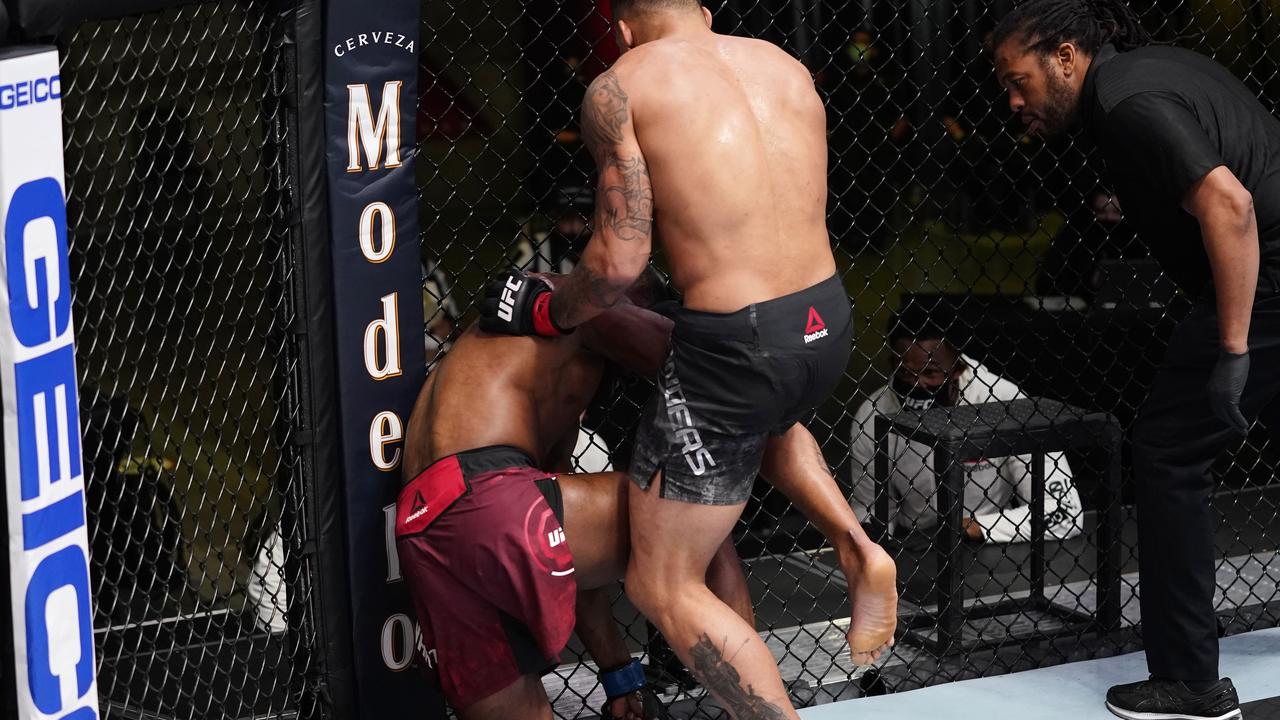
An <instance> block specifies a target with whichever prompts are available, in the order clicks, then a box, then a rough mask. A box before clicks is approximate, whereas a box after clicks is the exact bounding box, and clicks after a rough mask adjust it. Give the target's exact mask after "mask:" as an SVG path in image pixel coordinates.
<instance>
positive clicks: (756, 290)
mask: <svg viewBox="0 0 1280 720" xmlns="http://www.w3.org/2000/svg"><path fill="white" fill-rule="evenodd" d="M690 18H691V19H690ZM690 18H684V19H683V20H681V19H680V18H679V17H677V19H676V20H675V21H673V22H676V24H677V25H678V26H677V27H674V28H673V29H671V30H670V31H669V32H665V31H663V30H662V28H661V27H660V26H659V27H658V29H656V30H651V31H652V32H655V33H656V32H662V35H661V36H660V37H658V38H657V39H653V40H646V39H645V38H644V37H642V36H641V37H635V38H634V43H635V47H632V48H631V49H630V50H628V51H627V52H625V53H624V54H623V55H622V56H621V57H620V58H619V59H618V61H617V62H616V63H614V65H613V67H612V68H610V69H609V70H608V71H607V72H605V73H604V74H603V75H601V76H599V77H598V78H596V80H595V81H594V82H593V83H592V84H591V86H590V88H588V90H587V95H586V98H585V100H584V101H583V110H582V127H583V136H584V141H585V143H586V145H587V147H588V148H589V149H590V151H591V153H592V156H593V157H594V158H595V160H596V166H597V169H598V170H599V173H600V180H599V188H598V191H597V195H596V197H597V203H596V215H595V221H594V224H593V227H594V231H595V234H594V235H593V236H592V239H591V241H590V242H589V243H588V245H587V248H586V251H585V254H584V256H583V262H582V263H581V264H580V265H579V266H578V267H576V268H575V269H574V272H573V273H572V274H571V275H570V278H569V282H568V283H566V284H565V286H564V287H563V288H561V289H560V290H558V291H557V292H556V294H555V296H554V297H553V300H552V306H551V307H552V314H553V316H554V317H555V320H556V323H557V324H558V325H560V326H561V327H573V326H576V325H578V324H580V323H582V322H585V321H586V320H587V319H589V318H590V317H593V316H594V315H595V314H597V313H598V312H600V311H601V310H602V309H603V308H605V307H609V306H610V305H611V304H612V303H613V302H615V301H616V300H617V299H618V298H619V297H620V295H621V293H622V292H623V291H624V290H625V289H626V287H627V286H628V285H629V284H630V282H631V281H632V280H633V279H634V278H635V277H636V276H637V275H638V274H639V273H640V271H641V270H643V268H644V265H645V263H646V262H647V261H648V258H649V253H650V250H651V241H652V237H653V234H654V232H655V230H656V234H657V236H658V237H659V238H660V239H661V241H662V249H663V252H664V254H665V255H666V258H667V259H668V261H669V266H670V268H671V276H672V280H673V282H674V284H675V286H676V287H677V288H679V289H680V291H681V292H682V293H683V294H684V305H685V306H686V307H688V308H691V309H695V310H705V311H710V312H733V311H736V310H739V309H741V308H742V307H744V306H746V305H749V304H751V303H753V302H762V301H765V300H769V299H772V298H776V297H780V296H782V295H786V294H789V293H792V292H796V291H798V290H802V289H804V288H807V287H810V286H812V285H815V284H817V283H819V282H821V281H823V280H825V279H827V278H828V277H830V276H831V275H833V274H834V273H835V269H836V266H835V259H834V257H833V256H832V254H831V247H830V240H829V238H828V235H827V228H826V200H827V145H826V137H827V131H826V112H825V110H824V108H823V106H822V101H821V100H820V98H819V97H818V94H817V92H816V91H815V89H814V84H813V78H812V76H811V75H810V74H809V71H808V70H807V69H806V68H805V67H804V66H803V65H801V64H800V63H799V62H798V61H796V60H795V59H794V58H792V57H791V56H790V55H788V54H787V53H786V52H784V51H783V50H781V49H779V48H778V47H776V46H774V45H772V44H770V43H768V42H765V41H762V40H754V39H749V38H741V37H733V36H729V35H719V34H716V33H713V32H710V30H709V29H708V28H707V27H706V25H705V24H701V25H699V23H704V22H705V21H704V19H703V17H702V16H699V15H697V14H691V15H690ZM680 22H686V23H687V24H688V27H684V26H682V25H679V23H680ZM650 27H651V26H643V27H642V26H640V25H637V29H636V30H635V33H637V34H641V33H642V32H643V31H650Z"/></svg>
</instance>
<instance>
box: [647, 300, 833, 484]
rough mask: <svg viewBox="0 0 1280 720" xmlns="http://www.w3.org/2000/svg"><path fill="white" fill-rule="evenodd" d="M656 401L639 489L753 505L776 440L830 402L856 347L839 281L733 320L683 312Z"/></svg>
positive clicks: (737, 315)
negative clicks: (769, 446)
mask: <svg viewBox="0 0 1280 720" xmlns="http://www.w3.org/2000/svg"><path fill="white" fill-rule="evenodd" d="M672 318H673V320H674V321H675V327H674V328H673V330H672V337H671V350H670V352H669V353H668V355H667V359H666V362H664V363H663V366H662V369H661V370H660V371H659V373H658V392H657V393H655V394H654V397H653V399H652V400H650V402H649V405H648V407H647V408H646V410H645V416H644V418H643V419H642V421H641V423H640V427H639V430H638V431H637V433H636V444H635V452H634V454H633V455H632V459H631V472H630V475H631V480H632V481H633V482H635V483H636V484H637V485H639V486H640V487H641V488H642V489H646V490H647V489H648V487H649V484H650V483H651V482H652V481H653V477H654V474H655V473H656V472H657V471H658V470H661V471H662V487H661V496H662V497H664V498H668V499H672V500H679V501H682V502H689V503H699V504H703V505H735V504H737V503H741V502H745V501H746V499H747V498H748V496H750V494H751V485H752V483H753V482H754V481H755V477H756V474H757V473H758V472H759V469H760V460H761V458H762V457H763V455H764V447H765V443H766V441H767V440H768V437H769V435H781V434H783V433H785V432H786V431H787V430H788V429H789V428H790V427H791V426H792V425H794V424H795V423H796V421H798V420H799V419H800V418H802V417H804V416H805V415H806V414H807V413H809V412H810V411H812V410H813V408H815V407H817V406H818V405H819V404H820V403H822V402H823V401H824V400H826V399H827V397H828V396H830V394H831V392H832V391H833V390H835V387H836V384H837V383H839V381H840V377H841V375H842V374H843V373H844V370H845V366H846V364H847V363H848V361H849V352H850V350H851V348H852V343H853V322H852V311H851V308H850V305H849V297H848V295H847V294H846V293H845V290H844V286H843V285H842V284H841V282H840V279H839V277H836V276H832V277H831V278H829V279H827V280H824V281H823V282H821V283H819V284H817V285H814V286H813V287H810V288H807V289H805V290H801V291H799V292H796V293H792V294H790V295H784V296H782V297H780V298H776V299H773V300H769V301H767V302H762V303H755V304H752V305H748V306H747V307H745V308H743V309H741V310H739V311H737V312H733V313H709V312H701V311H698V310H688V309H685V308H679V309H677V310H675V311H674V313H673V314H672Z"/></svg>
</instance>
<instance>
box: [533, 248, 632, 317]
mask: <svg viewBox="0 0 1280 720" xmlns="http://www.w3.org/2000/svg"><path fill="white" fill-rule="evenodd" d="M630 286H631V283H630V282H626V283H623V284H622V285H617V284H615V283H613V282H610V281H609V279H608V278H604V277H600V276H599V275H596V274H595V273H594V272H592V271H591V268H589V267H587V265H586V264H585V263H583V264H579V265H578V266H577V267H575V268H574V269H573V272H571V273H569V276H568V277H567V278H566V279H565V283H564V285H562V286H561V287H560V289H558V290H557V291H556V292H555V294H554V295H552V296H551V317H552V319H553V320H555V323H556V324H557V325H559V326H560V327H576V326H577V325H578V324H579V323H580V321H579V320H578V319H577V317H575V311H576V310H577V308H581V307H590V308H594V309H596V310H608V309H609V308H611V307H613V306H614V305H615V304H616V303H617V302H618V298H620V297H621V296H622V293H624V292H626V290H627V288H628V287H630Z"/></svg>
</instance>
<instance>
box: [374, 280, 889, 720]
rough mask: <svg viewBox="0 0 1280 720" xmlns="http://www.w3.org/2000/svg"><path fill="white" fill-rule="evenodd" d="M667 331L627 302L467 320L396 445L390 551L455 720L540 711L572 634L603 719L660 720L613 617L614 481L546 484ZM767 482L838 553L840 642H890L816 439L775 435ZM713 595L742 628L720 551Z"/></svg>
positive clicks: (865, 554) (865, 558) (619, 486)
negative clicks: (600, 406) (844, 621)
mask: <svg viewBox="0 0 1280 720" xmlns="http://www.w3.org/2000/svg"><path fill="white" fill-rule="evenodd" d="M670 329H671V323H670V321H669V320H667V319H665V318H663V317H661V316H659V315H656V314H654V313H652V312H649V311H647V310H642V309H640V308H638V307H636V306H634V305H629V304H624V305H619V306H618V307H616V308H614V309H613V310H610V311H609V312H607V313H604V314H602V315H601V316H599V317H597V318H596V319H594V320H593V321H592V322H590V323H587V324H586V325H584V326H583V327H582V328H581V330H580V331H579V332H576V333H574V334H572V335H567V336H564V337H560V338H554V339H545V338H526V337H510V336H499V335H491V334H488V333H485V332H482V331H480V330H479V329H478V328H475V327H473V328H471V329H470V330H468V331H467V332H466V333H464V334H463V336H462V337H461V338H460V339H459V340H458V342H457V344H456V345H455V346H454V347H453V348H452V350H451V351H450V352H449V354H448V356H447V357H446V358H445V359H444V360H443V361H442V362H441V363H440V365H439V366H438V367H437V368H436V369H435V370H434V371H433V372H432V373H431V374H430V376H429V377H428V379H427V382H426V384H425V385H424V386H423V388H422V391H421V393H420V394H419V396H418V400H417V403H416V405H415V407H414V410H413V415H412V416H411V418H410V420H409V427H408V437H407V439H406V442H405V462H404V472H405V478H406V480H407V483H406V485H405V487H404V489H403V490H402V491H401V493H400V498H399V502H398V507H397V522H396V537H397V547H398V550H399V554H400V563H401V569H402V571H403V573H404V576H405V578H406V580H407V582H408V585H409V589H410V592H411V594H412V596H413V599H414V604H415V608H416V611H417V615H418V619H419V622H420V624H421V626H422V635H423V640H424V644H425V646H426V647H427V648H428V649H430V650H433V651H434V653H435V660H436V666H437V670H438V673H439V681H440V684H441V686H442V689H443V691H444V693H445V697H446V698H447V699H448V700H449V702H450V704H451V705H453V706H454V708H455V709H457V710H458V711H459V713H460V716H461V717H462V718H463V719H464V720H473V719H476V718H510V717H521V718H530V717H537V718H547V719H549V718H551V708H550V705H549V703H548V701H547V697H546V693H545V691H544V690H543V686H542V683H541V675H542V674H544V673H545V672H547V671H548V670H550V669H551V668H553V667H554V666H555V665H556V664H557V662H558V657H559V654H560V651H561V650H563V648H564V646H565V644H566V643H567V641H568V637H569V633H570V632H571V631H572V630H574V629H575V625H576V630H577V632H578V635H579V638H580V639H581V640H582V642H583V644H584V645H585V646H586V648H587V650H588V651H589V652H590V653H591V655H592V657H593V659H594V660H595V661H596V663H597V664H598V665H599V666H600V667H601V668H602V670H604V672H602V673H601V680H602V682H603V684H604V686H605V691H606V695H607V696H608V697H609V702H608V703H607V705H606V709H605V710H606V712H605V713H604V714H605V716H606V717H609V716H612V717H615V718H635V719H638V718H652V717H664V716H665V715H664V714H663V713H664V711H663V710H662V708H661V707H660V705H659V704H658V703H657V701H656V698H654V697H653V695H652V694H651V693H648V694H646V693H642V692H640V691H641V690H643V688H644V676H643V672H642V671H641V668H640V667H639V665H638V663H636V662H634V661H632V660H631V657H630V655H629V653H628V652H627V648H626V645H625V643H624V642H623V639H622V635H621V633H620V631H619V629H618V627H617V625H616V623H614V621H613V617H612V612H611V608H610V598H609V595H610V592H611V591H612V589H613V588H614V587H616V585H615V583H616V581H617V580H619V579H620V578H621V577H622V576H623V575H624V573H625V569H626V562H627V556H628V551H629V546H628V539H629V532H628V525H627V505H626V501H627V490H626V483H625V475H624V474H623V473H601V474H595V475H570V474H559V475H557V474H555V473H556V472H557V471H560V470H564V469H566V468H567V467H568V466H569V454H570V452H571V451H572V449H573V446H574V441H575V440H576V437H577V432H578V419H579V417H580V415H581V413H582V411H583V410H584V409H585V408H586V406H587V404H588V403H589V402H590V401H591V399H592V397H593V396H594V395H595V393H596V391H597V388H598V386H599V385H600V381H601V378H602V376H603V374H604V371H605V366H606V363H607V362H610V361H611V362H614V363H616V364H618V365H620V366H622V367H623V368H625V369H629V370H633V371H637V372H643V373H645V374H652V372H653V371H654V370H655V369H656V368H657V367H658V365H659V364H660V362H661V360H662V358H663V356H664V354H665V352H666V349H667V346H668V343H669V334H670ZM764 473H765V475H766V477H767V478H768V479H770V480H771V481H772V482H773V484H774V485H775V486H776V487H778V488H779V489H780V490H781V491H782V492H784V493H785V494H786V495H787V496H788V497H789V498H790V499H791V500H792V502H794V503H795V504H796V505H797V506H798V507H799V508H800V509H801V510H802V511H804V512H805V514H806V515H807V516H809V517H810V518H811V519H812V520H813V521H814V523H815V524H816V525H817V526H818V528H819V529H820V530H821V531H823V532H824V534H826V536H827V537H828V538H829V539H831V541H832V543H833V545H834V546H835V548H836V550H837V553H838V555H839V557H840V560H841V564H842V566H843V569H844V571H845V574H846V576H847V577H848V578H849V580H850V587H851V588H852V589H853V591H854V593H855V597H854V606H853V622H852V623H851V627H850V635H851V636H853V635H854V634H855V633H862V634H863V635H865V634H866V633H868V632H880V633H885V632H886V628H887V635H889V636H891V635H892V630H893V622H894V608H895V604H896V593H895V590H894V580H893V570H892V568H893V563H892V560H890V559H889V558H888V556H887V555H885V554H884V551H883V550H881V549H880V548H879V547H878V546H876V545H875V544H874V543H871V542H870V540H868V539H867V537H866V535H865V534H863V533H862V531H861V527H860V526H859V524H858V522H857V519H856V518H855V517H854V515H853V512H852V511H851V509H850V508H849V505H848V503H847V502H845V500H844V498H843V496H842V495H841V493H840V491H839V490H838V489H837V487H836V485H835V481H834V480H833V479H832V478H831V475H830V473H829V472H828V470H827V468H826V465H825V462H824V461H823V460H822V457H821V452H820V451H819V450H818V447H817V444H816V442H815V441H814V440H813V437H812V436H811V435H809V434H808V432H807V431H805V430H804V428H803V427H802V426H797V429H796V430H795V431H793V432H790V433H788V434H786V435H784V436H782V437H780V438H775V439H774V440H773V441H772V442H771V444H770V447H769V451H768V453H767V455H766V459H765V464H764ZM571 550H572V552H570V551H571ZM708 587H711V588H712V589H713V590H715V591H716V592H717V594H718V595H720V596H721V597H722V599H724V601H725V602H726V603H727V604H729V605H730V606H731V607H733V608H734V609H735V610H736V611H738V613H739V614H741V615H742V616H743V617H744V618H745V619H746V620H747V621H748V622H751V621H752V616H751V604H750V596H749V595H748V594H747V590H746V580H745V577H744V576H743V574H742V569H741V564H740V563H739V562H738V560H737V556H736V554H735V553H734V551H733V548H732V546H731V545H730V544H729V542H728V541H726V543H725V544H724V545H723V546H722V548H721V551H720V552H719V554H718V556H717V560H716V562H714V563H713V565H712V567H711V568H710V570H709V571H708ZM858 646H862V643H858ZM874 656H875V654H874V653H869V654H863V655H857V656H855V660H856V661H862V662H869V661H870V660H871V659H874Z"/></svg>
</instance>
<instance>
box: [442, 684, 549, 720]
mask: <svg viewBox="0 0 1280 720" xmlns="http://www.w3.org/2000/svg"><path fill="white" fill-rule="evenodd" d="M458 717H459V718H460V720H507V718H532V719H533V720H551V703H550V701H548V700H547V691H546V689H545V688H543V687H542V678H540V677H538V676H537V675H521V676H520V678H519V679H518V680H516V681H515V682H513V683H511V684H510V685H508V686H506V687H504V688H502V689H501V690H499V691H498V692H496V693H494V694H492V695H490V696H488V697H486V698H484V699H482V700H479V701H477V702H475V703H473V704H472V705H470V706H468V707H467V708H466V709H465V710H459V711H458Z"/></svg>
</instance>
